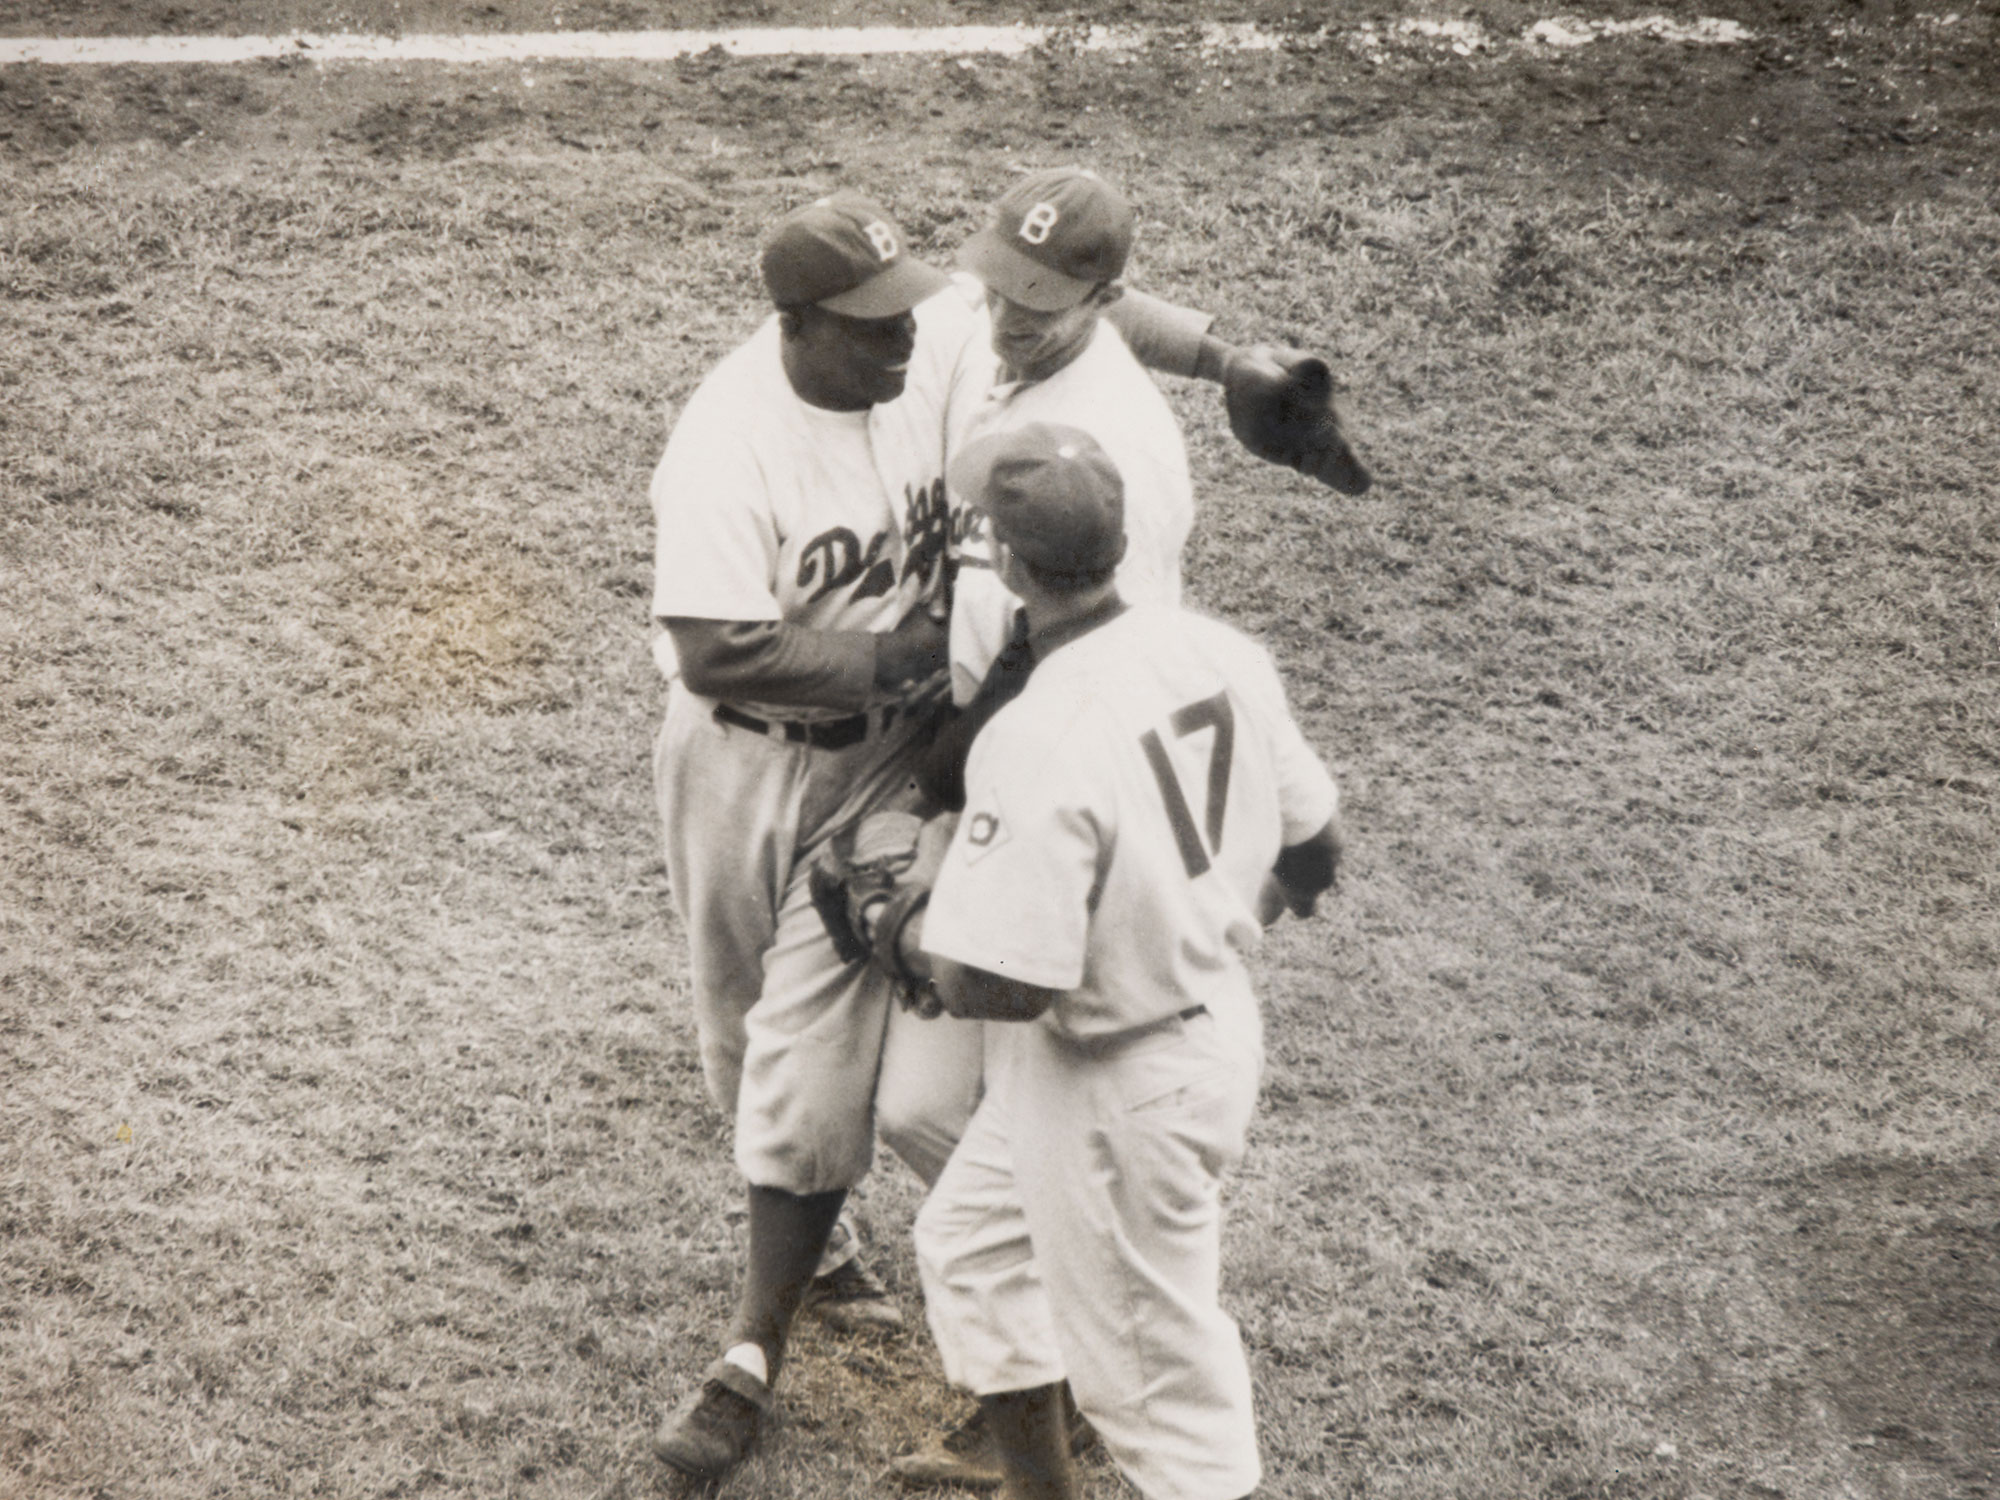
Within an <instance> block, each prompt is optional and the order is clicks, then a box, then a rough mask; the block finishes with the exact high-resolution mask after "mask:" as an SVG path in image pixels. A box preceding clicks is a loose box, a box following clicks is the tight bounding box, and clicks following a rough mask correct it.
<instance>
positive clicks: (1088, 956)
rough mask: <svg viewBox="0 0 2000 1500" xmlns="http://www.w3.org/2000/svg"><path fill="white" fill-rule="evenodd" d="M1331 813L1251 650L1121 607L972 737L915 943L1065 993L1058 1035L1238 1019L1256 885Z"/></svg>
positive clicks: (1187, 617) (1316, 768)
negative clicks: (1196, 1009) (959, 801)
mask: <svg viewBox="0 0 2000 1500" xmlns="http://www.w3.org/2000/svg"><path fill="white" fill-rule="evenodd" d="M1338 801H1339V799H1338V794H1337V792H1336V790H1335V788H1334V784H1333V780H1332V778H1331V777H1330V776H1329V775H1328V774H1327V771H1326V768H1325V767H1324V766H1323V765H1322V764H1321V763H1320V760H1319V757H1318V756H1317V755H1316V754H1315V753H1314V752H1313V750H1312V749H1311V747H1310V746H1309V745H1307V743H1306V741H1305V739H1304V737H1303V736H1302V735H1301V733H1300V732H1299V729H1298V726H1297V725H1296V723H1295V722H1294V721H1293V719H1292V717H1291V714H1290V711H1289V710H1288V709H1287V707H1286V705H1285V697H1284V688H1283V685H1282V684H1281V682H1280V681H1279V678H1278V673H1277V669H1276V667H1275V666H1274V665H1273V663H1272V661H1271V658H1270V656H1269V654H1268V653H1267V652H1266V651H1265V650H1264V649H1263V647H1261V646H1259V645H1258V644H1257V643H1256V642H1254V641H1252V640H1250V639H1249V638H1248V637H1247V636H1244V635H1242V634H1240V633H1239V632H1237V631H1235V630H1232V629H1231V628H1229V627H1228V626H1226V625H1223V624H1221V623H1219V622H1217V621H1214V620H1209V619H1206V618H1203V617H1201V616H1199V615H1194V614H1190V613H1188V612H1187V611H1185V610H1180V609H1171V608H1166V607H1163V606H1144V605H1142V606H1135V607H1133V608H1130V609H1128V610H1126V611H1125V612H1124V613H1123V614H1121V615H1119V616H1117V617H1116V618H1114V619H1112V620H1110V621H1109V622H1107V623H1105V624H1103V625H1100V626H1097V627H1096V628H1095V629H1092V630H1090V631H1089V632H1087V633H1086V634H1084V635H1083V636H1081V637H1080V638H1078V639H1076V640H1073V641H1070V642H1068V643H1067V644H1064V645H1062V646H1060V647H1058V648H1057V649H1056V650H1054V651H1052V652H1051V653H1050V655H1049V656H1048V658H1047V659H1046V660H1045V661H1042V662H1040V663H1039V664H1038V665H1037V666H1036V668H1035V671H1034V674H1033V675H1032V676H1031V677H1030V678H1029V679H1028V685H1027V687H1026V688H1025V689H1024V690H1023V692H1022V694H1021V696H1020V697H1019V698H1017V699H1015V700H1014V701H1013V702H1011V703H1009V704H1008V705H1007V706H1006V707H1004V708H1003V709H1001V710H1000V712H999V713H998V714H997V715H996V716H995V717H994V719H993V721H992V722H991V723H990V724H988V725H987V726H986V727H985V729H983V730H982V731H981V732H980V735H979V738H978V739H977V740H976V741H975V742H974V743H973V747H972V757H971V761H970V764H969V766H968V767H967V771H966V808H965V812H964V814H963V815H962V816H961V818H960V820H959V825H958V831H957V834H956V836H955V838H954V840H953V843H952V847H951V851H950V853H949V855H948V856H947V857H946V860H945V864H944V868H943V870H942V871H941V873H940V874H939V877H938V881H937V887H936V889H935V891H934V892H933V893H932V896H931V903H930V908H929V911H928V913H927V915H926V917H925V925H924V947H925V948H926V949H927V950H928V951H930V952H932V953H934V954H939V955H941V956H943V957H946V958H951V959H955V960H957V961H958V962H960V963H965V964H971V965H973V966H975V967H977V968H981V969H985V970H988V971H989V972H992V973H996V974H1000V975H1004V976H1006V977H1008V978H1013V979H1018V980H1022V981H1024V982H1026V983H1029V984H1035V985H1040V986H1042V987H1044V988H1047V989H1053V990H1061V991H1064V992H1065V993H1064V995H1063V998H1062V999H1061V1000H1060V1001H1059V1002H1058V1003H1057V1004H1056V1005H1055V1006H1054V1007H1053V1008H1052V1009H1051V1011H1050V1012H1049V1013H1048V1015H1047V1016H1046V1017H1045V1018H1044V1019H1045V1021H1046V1023H1047V1024H1049V1025H1052V1026H1054V1027H1055V1028H1056V1029H1058V1030H1059V1031H1061V1032H1064V1033H1065V1034H1068V1035H1071V1036H1076V1037H1085V1036H1093V1035H1103V1034H1108V1033H1112V1032H1118V1031H1123V1030H1126V1029H1128V1028H1130V1027H1133V1026H1140V1025H1144V1024H1146V1023H1148V1022H1151V1021H1155V1020H1159V1019H1161V1018H1162V1017H1165V1016H1170V1015H1173V1014H1175V1013H1177V1012H1179V1011H1182V1010H1184V1009H1186V1008H1187V1007H1189V1006H1192V1005H1207V1006H1209V1007H1210V1009H1211V1010H1214V1011H1216V1012H1217V1014H1218V1015H1227V1014H1230V1013H1232V1012H1236V1011H1237V1010H1238V1008H1239V1007H1240V1006H1242V1005H1243V1004H1246V1003H1248V1002H1249V999H1250V988H1249V980H1248V976H1247V974H1246V972H1245V970H1244V966H1243V959H1242V955H1243V954H1244V953H1245V952H1247V951H1248V950H1249V949H1250V948H1251V947H1253V946H1254V945H1255V944H1256V942H1257V941H1258V939H1259V937H1260V935H1261V931H1262V929H1261V928H1260V927H1259V926H1258V923H1257V920H1256V902H1257V895H1258V891H1259V889H1260V888H1261V886H1262V884H1263V880H1264V876H1265V875H1266V873H1267V872H1268V871H1269V870H1270V869H1271V866H1272V864H1273V863H1274V862H1275V860H1276V859H1277V856H1278V851H1279V850H1280V849H1281V848H1282V847H1283V846H1285V845H1287V844H1294V843H1298V842H1301V841H1303V840H1305V839H1307V838H1309V837H1311V836H1312V835H1313V834H1314V833H1316V832H1317V831H1318V830H1319V829H1320V828H1321V827H1323V826H1324V825H1325V823H1326V822H1327V820H1328V819H1329V818H1331V817H1332V816H1333V814H1334V812H1335V810H1336V808H1337V806H1338Z"/></svg>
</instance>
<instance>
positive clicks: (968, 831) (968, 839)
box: [958, 792, 1013, 865]
mask: <svg viewBox="0 0 2000 1500" xmlns="http://www.w3.org/2000/svg"><path fill="white" fill-rule="evenodd" d="M958 833H959V838H958V842H959V847H960V848H961V849H963V850H964V851H965V862H966V863H967V864H969V865H976V864H978V863H979V861H981V860H982V859H984V858H986V856H987V855H989V854H991V853H992V852H993V851H994V850H995V849H997V848H999V847H1000V846H1001V845H1002V844H1004V843H1006V842H1007V840H1008V839H1010V838H1012V837H1013V831H1012V830H1011V829H1010V828H1009V827H1008V826H1007V822H1006V820H1005V819H1004V818H1003V817H1001V815H1000V799H999V798H998V797H996V796H994V795H993V793H991V792H987V793H985V794H984V795H982V796H981V797H980V799H979V805H978V806H977V807H972V808H968V809H967V810H966V813H965V817H964V820H963V821H962V822H960V824H959V825H958Z"/></svg>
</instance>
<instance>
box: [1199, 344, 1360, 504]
mask: <svg viewBox="0 0 2000 1500" xmlns="http://www.w3.org/2000/svg"><path fill="white" fill-rule="evenodd" d="M1222 398H1223V402H1224V404H1225V406H1227V408H1228V411H1229V430H1230V431H1231V432H1233V433H1235V434H1236V440H1237V441H1238V442H1239V443H1241V444H1242V445H1243V446H1244V447H1245V448H1247V449H1249V450H1250V451H1251V452H1252V453H1254V454H1255V455H1256V456H1257V457H1259V458H1261V459H1264V460H1265V461H1266V462H1268V463H1274V464H1283V465H1284V466H1285V467H1286V468H1288V469H1296V470H1298V471H1299V473H1301V474H1303V475H1305V476H1306V477H1307V478H1308V479H1317V480H1318V481H1319V482H1320V483H1321V484H1324V485H1327V486H1329V487H1330V488H1332V489H1336V490H1339V491H1340V493H1341V494H1343V495H1361V494H1365V493H1367V490H1368V486H1369V485H1370V484H1372V483H1374V480H1373V478H1372V477H1371V476H1370V475H1369V473H1368V470H1367V468H1366V466H1364V465H1363V464H1362V462H1361V460H1360V459H1358V458H1356V457H1355V456H1354V449H1353V448H1352V447H1350V446H1349V445H1348V442H1347V438H1346V437H1345V436H1344V435H1343V434H1342V433H1341V430H1340V416H1339V414H1338V413H1337V412H1336V411H1335V410H1334V409H1333V371H1332V370H1331V369H1329V368H1328V367H1327V363H1326V361H1325V360H1323V359H1321V358H1319V356H1317V355H1314V354H1305V353H1301V352H1300V351H1299V350H1297V349H1287V348H1283V347H1281V346H1279V345H1276V344H1258V345H1256V346H1255V347H1253V348H1248V349H1237V350H1234V351H1232V352H1231V354H1230V355H1229V358H1228V360H1227V362H1226V363H1225V364H1224V365H1223V369H1222Z"/></svg>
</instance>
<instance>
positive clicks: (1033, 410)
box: [876, 167, 1194, 1479]
mask: <svg viewBox="0 0 2000 1500" xmlns="http://www.w3.org/2000/svg"><path fill="white" fill-rule="evenodd" d="M1132 238H1133V213H1132V209H1131V206H1130V205H1129V204H1128V203H1127V202H1126V200H1125V199H1124V197H1123V196H1122V195H1121V194H1119V193H1118V191H1117V190H1116V189H1115V188H1113V187H1112V186H1111V185H1110V184H1109V183H1107V182H1106V181H1105V180H1104V179H1102V178H1101V177H1099V176H1097V175H1096V174H1095V173H1093V172H1089V171H1086V170H1084V169H1082V168H1079V167H1057V168H1053V169H1051V170H1047V171H1040V172H1031V173H1029V174H1027V175H1026V176H1024V177H1022V178H1021V179H1020V180H1019V181H1017V182H1016V183H1015V184H1014V185H1013V186H1011V187H1010V188H1009V189H1008V190H1007V191H1006V192H1005V193H1004V194H1002V195H1001V197H1000V198H999V200H998V201H997V202H996V203H995V205H994V208H993V214H992V218H991V221H990V222H989V224H988V225H987V226H986V227H985V228H984V229H983V230H981V231H980V232H979V233H978V234H975V235H974V236H973V237H972V238H971V239H970V240H968V241H967V242H966V243H965V245H964V246H963V247H961V249H960V250H959V254H958V259H959V264H960V266H961V267H963V268H964V269H966V270H968V271H970V272H972V273H973V274H974V275H976V276H977V277H978V279H979V282H980V284H981V287H982V288H983V292H984V303H985V312H986V329H987V339H988V342H989V345H990V350H991V353H990V354H989V355H988V356H987V359H988V362H989V381H988V386H987V388H986V389H985V390H984V391H983V392H980V393H978V394H977V395H976V398H975V396H974V393H973V391H972V390H967V391H962V392H961V394H960V397H959V399H958V400H957V401H956V402H955V403H954V405H953V407H952V409H951V412H950V419H951V421H952V432H951V448H952V450H953V451H957V450H958V449H960V448H962V447H964V446H965V445H966V444H968V443H970V442H973V441H976V440H978V439H979V438H981V437H983V436H986V435H988V434H991V433H994V432H998V431H1002V430H1005V429H1007V428H1011V427H1019V426H1023V425H1026V424H1028V423H1030V422H1035V421H1062V422H1066V423H1068V424H1070V425H1072V426H1075V427H1079V428H1082V429H1083V430H1084V431H1086V432H1088V433H1090V434H1091V436H1092V437H1094V438H1095V439H1096V440H1097V441H1098V443H1099V444H1100V445H1101V446H1103V448H1104V449H1105V451H1107V452H1108V453H1110V454H1111V455H1112V458H1113V461H1114V462H1115V463H1116V464H1117V465H1118V468H1119V471H1120V473H1121V474H1122V475H1124V476H1126V492H1127V495H1128V499H1129V503H1128V505H1127V508H1126V530H1127V535H1128V538H1129V542H1130V545H1129V546H1128V547H1127V550H1126V553H1125V558H1124V561H1123V562H1122V563H1121V564H1120V566H1119V569H1118V589H1119V594H1120V596H1121V597H1122V598H1125V599H1126V600H1127V601H1128V602H1132V603H1161V604H1178V603H1179V602H1180V590H1181V571H1180V554H1181V548H1182V545H1183V544H1184V543H1185V542H1186V540H1187V535H1188V531H1189V528H1190V527H1191V526H1192V525H1193V522H1194V493H1193V486H1192V484H1191V482H1190V480H1189V477H1188V460H1187V446H1186V443H1185V441H1184V439H1183V438H1182V435H1181V428H1180V423H1179V422H1178V420H1176V418H1175V417H1174V414H1173V411H1172V409H1171V408H1170V407H1169V406H1168V405H1167V402H1166V398H1165V397H1164V396H1162V395H1161V393H1160V389H1159V387H1158V386H1156V385H1155V384H1154V383H1153V380H1152V377H1151V376H1150V375H1148V374H1147V373H1146V371H1145V369H1144V368H1142V366H1141V365H1140V363H1139V361H1138V360H1137V359H1136V358H1134V356H1133V355H1132V353H1131V351H1130V350H1129V349H1128V348H1127V346H1126V344H1125V341H1124V339H1123V338H1122V337H1121V336H1120V334H1119V332H1118V330H1117V328H1115V327H1114V326H1112V325H1111V324H1110V323H1108V322H1106V321H1105V319H1104V314H1105V313H1106V312H1107V311H1108V310H1109V309H1111V308H1112V307H1113V306H1115V305H1116V304H1117V303H1118V302H1119V301H1120V299H1121V297H1122V295H1123V292H1124V287H1123V284H1122V282H1121V281H1120V280H1119V278H1120V277H1121V276H1122V275H1123V274H1124V270H1125V264H1126V260H1127V258H1128V256H1129V255H1130V253H1131V247H1132ZM951 498H952V503H953V508H954V513H955V514H956V515H960V516H962V517H963V518H964V519H962V520H960V521H958V522H957V523H956V524H955V530H956V531H957V532H958V533H959V535H960V541H959V544H958V549H957V553H956V560H957V565H958V567H957V583H956V586H955V590H954V595H953V602H952V610H951V621H950V636H951V648H950V661H951V674H952V698H953V700H954V702H955V703H958V704H961V705H970V704H971V703H972V702H973V701H974V700H975V698H977V696H978V690H979V688H980V686H981V684H982V682H983V680H984V679H985V678H986V676H987V674H988V671H989V669H990V668H991V667H992V665H993V663H994V661H995V659H996V658H997V657H999V655H1000V654H1001V652H1002V650H1003V649H1004V648H1005V647H1006V645H1007V643H1008V640H1009V637H1010V635H1011V634H1012V632H1013V631H1014V629H1015V627H1016V624H1017V616H1018V614H1019V611H1020V604H1021V601H1020V600H1019V599H1017V598H1016V597H1015V596H1014V595H1013V594H1012V593H1011V592H1009V591H1008V589H1007V588H1006V587H1005V585H1004V584H1002V583H1001V582H1000V580H999V579H998V577H997V576H996V575H995V573H994V571H993V559H992V541H991V535H990V528H989V525H988V523H987V520H986V518H985V517H984V516H983V515H982V514H981V513H980V512H979V510H978V509H977V507H976V506H974V505H971V504H968V503H967V501H966V499H965V497H963V496H959V495H955V494H954V495H953V496H952V497H951ZM1014 654H1015V657H1016V658H1017V659H1018V658H1020V657H1021V654H1022V650H1021V646H1020V644H1019V643H1017V645H1016V650H1015V653H1014ZM1010 665H1011V663H1010ZM1020 680H1022V679H1021V676H1020V674H1019V673H1018V672H1013V671H1010V672H1008V673H1007V674H1006V675H1005V676H1004V677H1003V678H1002V679H1001V681H1002V682H1004V683H1005V684H1006V685H1007V687H1008V688H1009V689H1011V688H1012V687H1013V686H1015V685H1017V684H1018V682H1019V681H1020ZM1000 701H1001V699H1000V696H999V694H998V693H997V692H989V693H988V694H987V696H986V697H985V698H984V699H983V700H980V703H979V708H978V711H976V712H971V713H966V714H961V715H959V716H957V717H956V718H955V720H954V721H953V722H952V723H951V724H950V725H949V726H948V727H947V728H946V729H945V730H943V731H942V732H941V733H940V735H939V736H938V737H937V739H936V741H935V742H934V744H933V747H932V748H931V749H930V750H928V751H927V752H926V754H925V761H924V764H923V766H922V768H921V769H920V771H919V780H920V782H922V784H923V785H924V787H925V790H926V791H927V792H928V793H930V795H931V796H932V797H933V798H934V799H935V800H937V801H939V802H940V803H941V804H943V805H945V806H948V807H956V806H958V805H959V804H960V802H961V801H962V798H963V789H962V787H961V786H960V784H959V778H960V774H961V769H960V768H961V767H962V764H963V759H964V754H965V749H966V747H967V746H969V745H970V744H971V742H972V737H973V735H974V733H976V731H977V729H978V727H979V726H980V725H981V724H983V723H984V722H985V720H986V719H987V718H988V717H990V714H991V712H992V710H994V709H996V708H997V707H998V706H999V702H1000ZM980 1034H981V1028H980V1027H979V1026H978V1025H976V1024H973V1023H964V1024H953V1023H950V1022H945V1023H942V1024H923V1023H920V1022H917V1021H915V1020H914V1019H912V1018H909V1017H903V1016H898V1015H896V1014H893V1013H892V1015H891V1018H890V1022H889V1036H888V1040H887V1043H886V1045H885V1051H884V1057H883V1065H882V1077H881V1080H880V1083H879V1085H878V1088H877V1094H876V1110H877V1117H878V1125H879V1129H880V1132H881V1135H882V1139H883V1140H885V1141H886V1142H888V1143H889V1145H890V1146H891V1147H893V1148H894V1149H895V1151H896V1153H897V1155H898V1156H900V1157H902V1159H903V1160H904V1161H906V1162H908V1163H909V1164H910V1165H911V1166H912V1167H914V1168H915V1169H916V1171H917V1173H918V1175H919V1176H921V1177H922V1178H923V1179H924V1181H925V1182H926V1183H930V1182H934V1181H936V1179H937V1174H938V1173H939V1172H940V1171H942V1170H943V1168H944V1163H945V1159H946V1158H947V1157H948V1156H949V1155H950V1154H951V1150H952V1147H953V1145H954V1144H956V1142H957V1140H958V1138H959V1136H960V1135H961V1134H962V1133H963V1132H964V1129H965V1123H966V1121H967V1120H969V1119H970V1118H971V1117H972V1110H973V1107H974V1105H976V1104H977V1103H978V1098H979V1084H980V1074H981V1045H980ZM920 1467H921V1465H920ZM941 1472H942V1471H941ZM905 1477H912V1476H910V1475H905ZM960 1477H961V1479H962V1477H963V1476H960Z"/></svg>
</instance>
